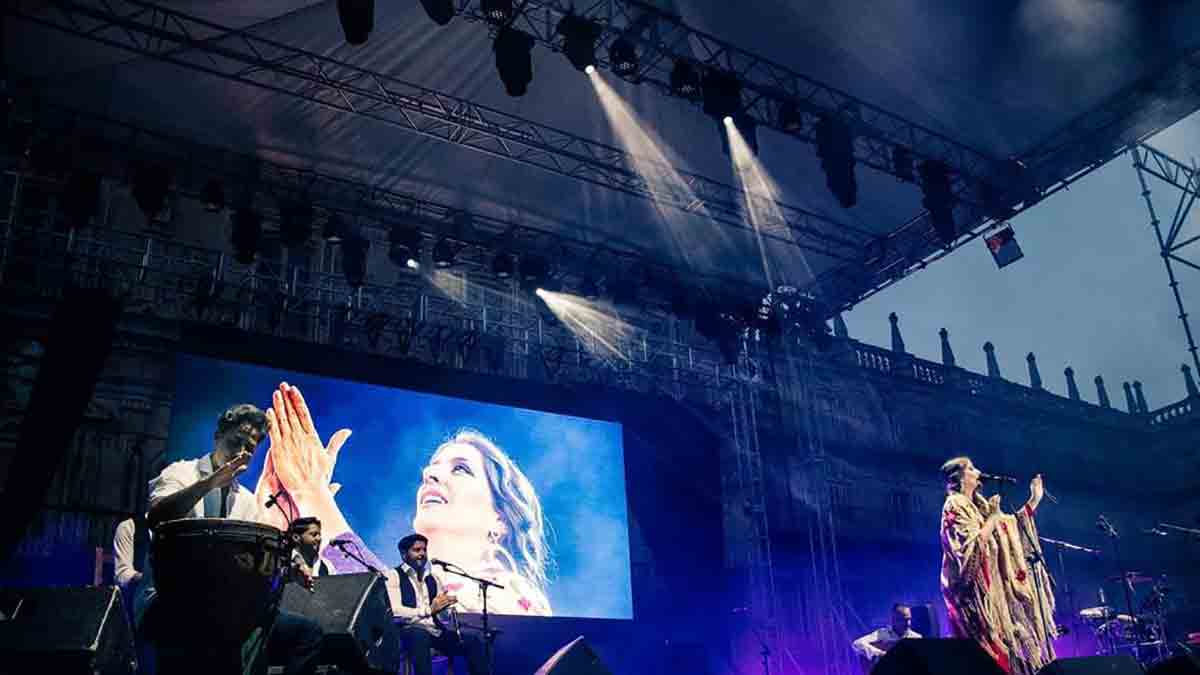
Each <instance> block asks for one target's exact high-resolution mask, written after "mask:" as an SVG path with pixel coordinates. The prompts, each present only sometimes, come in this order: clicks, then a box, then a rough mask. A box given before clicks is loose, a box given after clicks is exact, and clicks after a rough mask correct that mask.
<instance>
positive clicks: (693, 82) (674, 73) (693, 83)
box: [671, 61, 700, 98]
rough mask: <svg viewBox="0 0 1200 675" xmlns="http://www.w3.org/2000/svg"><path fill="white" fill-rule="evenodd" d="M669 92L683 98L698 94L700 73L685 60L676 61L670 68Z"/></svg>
mask: <svg viewBox="0 0 1200 675" xmlns="http://www.w3.org/2000/svg"><path fill="white" fill-rule="evenodd" d="M671 92H672V93H673V94H675V95H676V96H682V97H684V98H696V97H697V96H699V95H700V75H699V74H698V73H697V72H696V69H695V68H694V67H693V66H692V64H690V63H688V62H687V61H676V62H675V66H674V67H673V68H671Z"/></svg>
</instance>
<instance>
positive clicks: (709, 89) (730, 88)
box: [701, 68, 742, 120]
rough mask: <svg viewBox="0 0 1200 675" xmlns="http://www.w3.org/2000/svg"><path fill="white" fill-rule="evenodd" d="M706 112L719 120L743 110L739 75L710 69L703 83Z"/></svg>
mask: <svg viewBox="0 0 1200 675" xmlns="http://www.w3.org/2000/svg"><path fill="white" fill-rule="evenodd" d="M701 89H702V90H703V92H704V112H705V114H708V115H712V116H713V117H715V118H717V119H718V120H721V119H724V118H726V117H732V116H733V115H735V114H737V113H738V112H740V111H741V109H742V83H741V81H740V80H738V78H737V75H734V74H733V73H729V72H726V71H724V70H720V69H718V68H709V69H708V71H707V72H706V73H705V74H704V81H703V82H702V83H701Z"/></svg>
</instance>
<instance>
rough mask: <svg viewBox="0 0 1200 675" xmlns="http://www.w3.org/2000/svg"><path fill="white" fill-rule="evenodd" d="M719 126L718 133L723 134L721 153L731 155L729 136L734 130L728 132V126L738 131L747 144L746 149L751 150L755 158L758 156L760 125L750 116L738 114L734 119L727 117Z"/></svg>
mask: <svg viewBox="0 0 1200 675" xmlns="http://www.w3.org/2000/svg"><path fill="white" fill-rule="evenodd" d="M717 126H718V127H720V128H719V129H718V130H717V131H718V132H720V134H721V151H722V152H724V153H725V154H726V155H728V154H729V134H730V133H732V129H731V130H729V131H726V129H725V127H726V126H732V127H734V129H737V132H738V133H739V134H741V136H742V140H743V141H745V142H746V147H748V148H750V152H751V153H752V154H754V155H755V156H757V155H758V123H757V122H755V121H754V120H753V119H752V118H751V117H750V116H749V115H747V114H745V113H738V114H736V115H733V116H732V117H726V118H725V119H723V120H721V121H720V122H718V123H717Z"/></svg>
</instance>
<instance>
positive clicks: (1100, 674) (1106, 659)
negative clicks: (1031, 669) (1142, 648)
mask: <svg viewBox="0 0 1200 675" xmlns="http://www.w3.org/2000/svg"><path fill="white" fill-rule="evenodd" d="M1142 673H1143V671H1142V667H1141V666H1140V665H1138V662H1137V661H1135V660H1134V658H1133V657H1132V656H1129V655H1128V654H1122V655H1120V656H1079V657H1076V658H1071V659H1058V660H1056V661H1054V662H1053V663H1051V664H1050V665H1048V666H1046V667H1045V668H1042V669H1041V670H1040V671H1038V675H1142Z"/></svg>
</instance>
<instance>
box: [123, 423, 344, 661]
mask: <svg viewBox="0 0 1200 675" xmlns="http://www.w3.org/2000/svg"><path fill="white" fill-rule="evenodd" d="M266 434H267V418H266V416H265V415H264V414H263V411H262V410H260V409H258V408H257V407H255V406H253V405H250V404H248V403H243V404H240V405H235V406H233V407H232V408H230V409H228V410H226V411H225V412H224V413H223V414H222V415H221V416H220V418H218V420H217V428H216V432H215V433H214V434H213V450H212V452H210V453H209V454H207V455H204V456H203V457H200V458H198V459H191V460H183V461H179V462H175V463H173V464H170V465H169V466H167V467H166V468H165V469H163V471H162V473H160V474H159V475H158V476H156V477H155V478H154V479H153V480H151V481H150V496H149V500H148V501H149V507H150V510H149V515H148V517H147V521H148V524H149V526H150V528H151V532H152V533H153V530H154V528H155V527H157V526H158V525H160V524H161V523H164V522H167V521H170V520H176V519H180V518H231V519H237V520H246V521H253V522H263V521H265V520H266V518H265V516H264V515H263V514H262V513H261V512H260V509H259V505H258V501H257V500H256V499H255V497H254V493H253V492H251V491H250V490H248V489H246V488H245V487H244V486H242V485H241V484H240V483H239V482H238V477H239V476H240V475H241V474H242V473H243V472H244V471H245V470H246V467H247V466H248V465H249V464H250V460H251V458H252V457H253V455H254V450H255V449H256V448H257V447H258V445H259V443H261V442H262V439H263V437H264V436H265V435H266ZM152 567H153V566H152V565H151V564H147V566H146V569H145V570H144V571H143V578H142V585H141V588H140V589H139V592H138V597H137V600H136V601H135V607H134V609H135V617H136V623H137V627H138V629H139V631H141V630H147V629H148V630H149V631H150V632H149V635H150V639H151V640H152V641H154V639H155V636H161V635H162V634H163V633H164V632H167V631H170V626H171V623H172V617H171V616H167V615H166V611H165V609H162V608H160V603H156V595H157V594H156V592H155V588H154V580H153V576H154V573H153V569H152ZM289 577H290V578H293V579H295V580H297V581H300V582H301V583H304V584H305V585H306V586H310V587H311V584H312V577H311V575H310V574H309V573H308V572H307V570H306V569H304V568H302V567H301V566H299V565H293V566H292V568H291V569H290V571H289ZM220 590H221V589H218V588H214V589H212V592H213V593H219V592H220ZM194 637H195V638H196V639H197V640H203V639H204V636H194ZM322 637H323V632H322V630H321V628H320V626H319V625H317V624H316V623H315V622H313V621H311V620H310V619H306V618H304V617H301V616H297V615H294V614H291V613H288V612H284V611H280V612H279V613H278V614H277V616H276V618H275V622H274V627H273V629H272V631H271V637H270V640H269V642H268V644H267V652H268V658H269V659H270V661H271V663H278V664H283V665H285V668H286V670H285V672H286V673H288V675H307V674H309V673H312V672H313V671H314V669H315V667H316V665H317V664H316V663H315V661H316V657H317V653H318V651H319V649H320V646H321V638H322ZM234 649H236V650H240V645H238V646H234V647H232V648H231V651H232V650H234ZM177 652H178V650H174V651H172V653H160V654H159V657H158V664H159V672H161V673H164V674H173V673H175V672H187V671H188V669H189V667H190V665H191V664H189V662H188V655H187V654H182V653H177ZM229 658H230V660H231V661H234V660H237V659H238V658H240V657H239V656H238V655H237V654H232V653H231V654H230V655H229ZM172 660H175V661H176V663H174V664H172V663H171V662H172Z"/></svg>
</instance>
